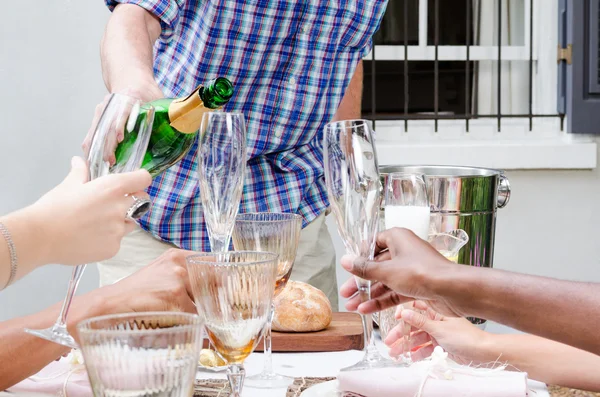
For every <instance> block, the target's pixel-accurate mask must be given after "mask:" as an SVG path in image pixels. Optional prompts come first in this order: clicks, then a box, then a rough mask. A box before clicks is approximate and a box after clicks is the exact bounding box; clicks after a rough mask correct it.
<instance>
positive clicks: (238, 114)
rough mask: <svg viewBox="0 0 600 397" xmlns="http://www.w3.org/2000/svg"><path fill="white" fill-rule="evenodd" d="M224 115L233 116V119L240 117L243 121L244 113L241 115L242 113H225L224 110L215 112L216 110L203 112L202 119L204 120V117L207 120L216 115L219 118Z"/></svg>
mask: <svg viewBox="0 0 600 397" xmlns="http://www.w3.org/2000/svg"><path fill="white" fill-rule="evenodd" d="M224 114H226V115H229V116H234V117H241V118H242V119H244V113H242V112H226V111H224V110H216V109H215V110H213V111H212V112H205V113H204V114H203V115H202V118H204V117H206V118H209V117H212V116H217V115H218V116H221V115H224Z"/></svg>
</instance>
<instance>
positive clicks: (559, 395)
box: [548, 386, 600, 397]
mask: <svg viewBox="0 0 600 397" xmlns="http://www.w3.org/2000/svg"><path fill="white" fill-rule="evenodd" d="M548 391H549V392H550V397H600V393H594V392H591V391H583V390H575V389H567V388H566V387H559V386H548Z"/></svg>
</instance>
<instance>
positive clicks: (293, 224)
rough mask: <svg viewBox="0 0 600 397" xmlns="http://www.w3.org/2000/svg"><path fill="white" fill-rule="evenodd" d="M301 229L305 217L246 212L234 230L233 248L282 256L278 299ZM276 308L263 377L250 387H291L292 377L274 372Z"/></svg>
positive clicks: (267, 338) (268, 330)
mask: <svg viewBox="0 0 600 397" xmlns="http://www.w3.org/2000/svg"><path fill="white" fill-rule="evenodd" d="M301 230H302V217H301V216H300V215H297V214H282V213H267V212H262V213H260V212H259V213H246V214H239V215H238V216H237V217H236V219H235V226H234V227H233V246H234V247H235V249H236V250H241V251H262V252H274V253H276V254H278V255H279V260H278V263H277V276H276V280H275V283H274V284H273V288H274V293H273V296H274V297H275V296H277V295H278V294H279V293H280V292H281V291H282V290H283V289H284V288H285V285H286V284H287V281H288V279H289V278H290V274H291V273H292V267H293V266H294V260H295V259H296V252H297V251H298V241H299V239H300V231H301ZM274 312H275V307H274V306H273V305H272V306H271V310H270V312H269V317H268V318H267V325H266V327H265V335H264V345H265V348H264V357H265V361H264V366H263V370H262V372H261V373H260V374H257V375H254V376H251V377H249V378H248V379H246V385H247V386H249V387H255V388H261V389H274V388H281V387H286V386H289V385H290V384H291V383H293V382H294V380H293V378H290V377H287V376H283V375H279V374H276V373H275V372H273V357H272V352H271V325H272V321H273V314H274Z"/></svg>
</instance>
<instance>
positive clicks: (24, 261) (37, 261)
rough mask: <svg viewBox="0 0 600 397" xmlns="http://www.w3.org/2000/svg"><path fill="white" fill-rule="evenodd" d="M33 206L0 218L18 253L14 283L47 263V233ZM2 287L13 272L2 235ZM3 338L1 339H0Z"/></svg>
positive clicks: (0, 286) (0, 279)
mask: <svg viewBox="0 0 600 397" xmlns="http://www.w3.org/2000/svg"><path fill="white" fill-rule="evenodd" d="M36 218H37V216H36V215H35V213H34V211H32V209H31V207H28V208H24V209H22V210H18V211H15V212H13V213H11V214H8V215H6V216H3V217H2V218H0V222H2V224H4V226H5V227H6V229H7V230H8V233H9V235H10V239H11V240H12V242H13V245H14V249H15V252H16V255H17V273H16V277H15V278H14V280H13V283H14V282H15V281H16V280H18V279H20V278H21V277H23V276H24V275H26V274H28V273H30V272H31V271H33V270H34V269H35V268H37V267H39V266H41V265H44V264H46V263H47V262H46V259H47V254H48V252H47V251H48V249H47V247H48V244H47V237H48V236H47V235H46V233H45V232H44V231H43V230H42V227H41V225H40V224H38V223H37V219H36ZM0 264H1V265H0V288H3V287H4V286H5V285H6V283H7V281H8V279H9V277H10V273H11V256H10V250H9V245H8V242H7V241H6V239H5V238H4V237H0ZM0 340H1V339H0Z"/></svg>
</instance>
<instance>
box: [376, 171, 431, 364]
mask: <svg viewBox="0 0 600 397" xmlns="http://www.w3.org/2000/svg"><path fill="white" fill-rule="evenodd" d="M384 211H385V228H386V229H391V228H394V227H402V228H405V229H409V230H411V231H412V232H413V233H415V234H416V235H417V236H419V237H420V238H421V239H423V240H425V241H427V240H428V237H429V223H430V218H431V209H430V206H429V199H428V197H427V185H426V183H425V178H424V177H423V176H422V175H418V174H409V173H400V172H394V173H391V174H389V175H388V177H387V184H386V187H385V207H384ZM395 313H396V308H395V307H391V308H388V309H386V310H384V311H382V312H381V315H380V317H381V318H382V324H381V329H382V334H387V332H388V331H389V329H391V328H392V327H393V326H395V324H396V321H395ZM397 323H398V324H401V327H402V330H403V335H404V337H403V341H402V343H403V344H404V351H405V353H404V354H402V355H401V357H400V359H401V360H402V361H403V362H405V363H406V364H410V363H412V360H411V357H410V326H409V325H408V324H405V323H404V322H403V321H402V320H398V321H397Z"/></svg>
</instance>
